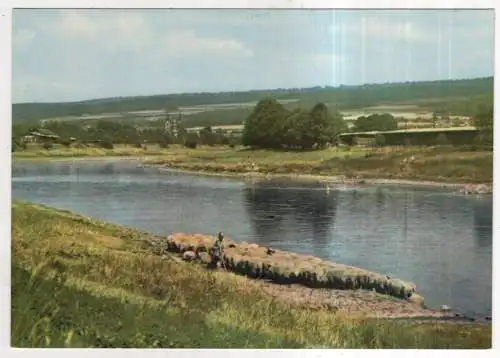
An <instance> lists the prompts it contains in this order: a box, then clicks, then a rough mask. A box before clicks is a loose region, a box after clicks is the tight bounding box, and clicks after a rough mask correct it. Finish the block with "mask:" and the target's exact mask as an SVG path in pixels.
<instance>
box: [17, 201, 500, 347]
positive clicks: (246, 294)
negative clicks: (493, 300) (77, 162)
mask: <svg viewBox="0 0 500 358" xmlns="http://www.w3.org/2000/svg"><path fill="white" fill-rule="evenodd" d="M147 238H148V236H147V235H146V234H143V233H141V232H139V231H136V230H131V229H127V228H121V227H117V226H114V225H111V224H107V223H103V222H100V221H95V220H91V219H89V218H85V217H81V216H76V215H73V214H71V213H69V212H65V211H56V210H54V209H51V208H47V207H44V206H40V205H34V204H29V203H23V202H14V203H13V204H12V301H11V302H12V327H11V329H12V336H11V340H12V345H13V346H16V347H241V348H243V347H258V348H266V347H267V348H273V347H288V348H294V347H335V348H486V347H490V346H491V327H489V326H480V325H458V324H456V325H455V324H437V323H428V324H420V325H417V324H412V323H408V322H406V323H405V322H396V321H384V320H373V319H372V320H368V319H365V318H363V317H355V316H346V315H341V314H334V313H331V312H328V311H313V310H309V309H306V308H300V309H298V308H292V307H291V306H287V305H285V304H284V303H281V302H278V301H275V300H272V299H270V298H269V297H268V296H266V295H265V294H264V293H263V292H262V291H260V290H259V288H258V286H257V285H255V283H253V282H252V281H251V280H249V279H246V278H244V277H241V276H235V275H232V274H229V273H223V272H209V271H206V270H204V269H202V268H201V267H198V266H196V265H192V264H188V263H184V262H181V261H179V260H178V259H176V258H175V257H173V256H165V257H163V258H162V257H159V256H155V255H152V254H151V252H150V248H149V246H148V245H147V244H146V239H147Z"/></svg>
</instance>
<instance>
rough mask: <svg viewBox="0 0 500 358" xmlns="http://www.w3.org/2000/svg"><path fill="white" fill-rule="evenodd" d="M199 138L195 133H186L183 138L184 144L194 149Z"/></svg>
mask: <svg viewBox="0 0 500 358" xmlns="http://www.w3.org/2000/svg"><path fill="white" fill-rule="evenodd" d="M199 140H200V138H199V137H198V136H197V135H196V134H188V135H187V136H186V138H185V139H184V146H185V147H186V148H192V149H195V148H196V147H197V146H198V143H199Z"/></svg>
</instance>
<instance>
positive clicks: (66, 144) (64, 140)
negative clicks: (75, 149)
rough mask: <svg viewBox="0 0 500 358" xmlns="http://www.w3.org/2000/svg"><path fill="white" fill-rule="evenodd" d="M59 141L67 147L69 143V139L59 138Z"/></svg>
mask: <svg viewBox="0 0 500 358" xmlns="http://www.w3.org/2000/svg"><path fill="white" fill-rule="evenodd" d="M59 143H60V144H62V145H63V146H64V147H66V148H68V147H69V146H70V145H71V141H70V140H69V139H61V140H60V141H59Z"/></svg>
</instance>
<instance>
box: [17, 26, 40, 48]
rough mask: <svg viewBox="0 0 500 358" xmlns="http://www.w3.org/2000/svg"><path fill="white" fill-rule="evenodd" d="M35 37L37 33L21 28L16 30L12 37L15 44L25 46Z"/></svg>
mask: <svg viewBox="0 0 500 358" xmlns="http://www.w3.org/2000/svg"><path fill="white" fill-rule="evenodd" d="M34 38H35V33H34V32H33V31H30V30H26V29H21V30H19V31H16V32H15V33H14V34H13V37H12V40H13V41H12V43H13V46H20V47H22V46H24V45H27V44H29V43H30V42H31V41H33V39H34Z"/></svg>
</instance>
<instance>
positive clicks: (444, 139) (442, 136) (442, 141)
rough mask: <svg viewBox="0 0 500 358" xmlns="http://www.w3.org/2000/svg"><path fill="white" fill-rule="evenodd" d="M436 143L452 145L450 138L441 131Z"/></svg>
mask: <svg viewBox="0 0 500 358" xmlns="http://www.w3.org/2000/svg"><path fill="white" fill-rule="evenodd" d="M436 144H437V145H450V141H449V140H448V138H447V137H446V135H445V134H443V133H441V134H440V135H438V136H437V138H436Z"/></svg>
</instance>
